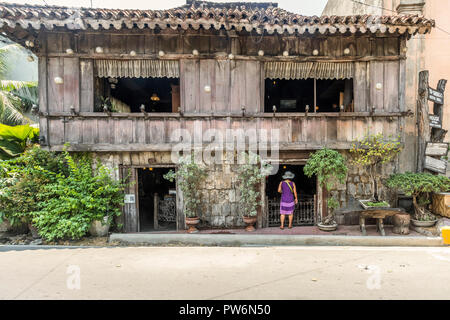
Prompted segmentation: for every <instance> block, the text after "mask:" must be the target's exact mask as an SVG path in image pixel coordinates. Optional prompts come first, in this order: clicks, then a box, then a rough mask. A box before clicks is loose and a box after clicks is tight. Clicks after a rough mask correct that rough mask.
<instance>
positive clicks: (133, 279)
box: [0, 246, 450, 299]
mask: <svg viewBox="0 0 450 320" xmlns="http://www.w3.org/2000/svg"><path fill="white" fill-rule="evenodd" d="M16 249H17V248H16ZM16 249H14V248H13V249H12V248H11V247H4V246H3V247H1V246H0V270H1V272H0V299H449V298H450V286H449V285H448V284H449V283H450V248H449V247H441V248H437V247H436V248H411V247H408V248H399V247H383V248H378V247H240V248H231V247H225V248H224V247H110V248H72V249H69V248H60V249H53V248H50V249H38V250H16Z"/></svg>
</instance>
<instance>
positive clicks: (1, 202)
mask: <svg viewBox="0 0 450 320" xmlns="http://www.w3.org/2000/svg"><path fill="white" fill-rule="evenodd" d="M57 172H60V173H63V174H65V175H67V174H68V171H67V168H66V166H65V164H64V158H63V156H62V154H61V153H54V152H48V151H44V150H42V149H41V148H39V147H38V146H34V147H31V148H30V149H28V150H27V151H26V152H25V153H24V154H22V155H21V156H19V157H17V158H15V159H12V160H8V161H0V215H1V216H3V217H5V218H7V219H8V220H9V221H10V223H11V224H13V225H17V224H19V223H20V222H24V223H31V220H32V215H31V213H32V212H34V211H35V210H36V209H37V206H38V202H39V200H38V197H39V194H40V192H41V191H42V189H43V187H44V186H45V185H47V184H50V183H54V182H55V175H54V173H57Z"/></svg>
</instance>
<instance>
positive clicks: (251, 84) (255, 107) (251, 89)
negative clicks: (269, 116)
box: [243, 61, 263, 114]
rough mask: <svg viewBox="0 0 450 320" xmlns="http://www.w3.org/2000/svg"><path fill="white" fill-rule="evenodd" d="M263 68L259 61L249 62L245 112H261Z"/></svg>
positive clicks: (246, 75)
mask: <svg viewBox="0 0 450 320" xmlns="http://www.w3.org/2000/svg"><path fill="white" fill-rule="evenodd" d="M261 67H262V64H261V63H260V62H259V61H247V64H246V66H245V91H246V94H245V100H243V101H245V111H246V112H248V113H250V114H251V113H257V112H259V111H260V110H261V104H262V103H263V102H262V101H261V95H260V94H259V93H260V92H261V90H263V89H262V88H261V81H260V79H261Z"/></svg>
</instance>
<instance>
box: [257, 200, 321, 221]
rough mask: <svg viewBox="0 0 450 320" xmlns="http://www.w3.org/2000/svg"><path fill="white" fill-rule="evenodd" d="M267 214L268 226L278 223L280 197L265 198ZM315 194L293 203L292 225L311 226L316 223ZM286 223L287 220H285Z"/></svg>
mask: <svg viewBox="0 0 450 320" xmlns="http://www.w3.org/2000/svg"><path fill="white" fill-rule="evenodd" d="M266 200H267V201H266V203H267V206H268V215H269V227H273V226H279V225H280V223H281V222H280V199H266ZM317 222H318V221H317V217H316V196H315V195H314V196H310V197H306V198H305V199H301V200H299V201H298V203H297V204H296V205H295V209H294V220H293V222H292V225H294V226H312V225H315V224H317ZM286 223H287V220H286Z"/></svg>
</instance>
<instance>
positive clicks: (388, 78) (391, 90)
mask: <svg viewBox="0 0 450 320" xmlns="http://www.w3.org/2000/svg"><path fill="white" fill-rule="evenodd" d="M398 77H399V62H398V61H385V62H384V81H383V88H384V110H385V111H388V112H398V111H399V105H398V94H399V88H398V85H399V82H398Z"/></svg>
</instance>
